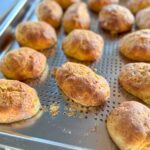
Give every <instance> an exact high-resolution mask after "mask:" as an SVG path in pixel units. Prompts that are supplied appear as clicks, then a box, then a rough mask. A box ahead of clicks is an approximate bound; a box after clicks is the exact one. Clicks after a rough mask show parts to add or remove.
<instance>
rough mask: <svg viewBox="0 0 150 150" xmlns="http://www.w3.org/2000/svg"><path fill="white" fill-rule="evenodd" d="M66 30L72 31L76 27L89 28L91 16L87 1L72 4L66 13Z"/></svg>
mask: <svg viewBox="0 0 150 150" xmlns="http://www.w3.org/2000/svg"><path fill="white" fill-rule="evenodd" d="M63 26H64V31H65V32H66V33H69V32H71V31H72V30H74V29H89V28H90V16H89V13H88V9H87V6H86V4H85V3H83V2H81V3H76V4H73V5H72V6H70V7H69V8H68V9H67V11H66V12H65V14H64V19H63Z"/></svg>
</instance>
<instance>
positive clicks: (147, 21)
mask: <svg viewBox="0 0 150 150" xmlns="http://www.w3.org/2000/svg"><path fill="white" fill-rule="evenodd" d="M136 24H137V26H138V27H139V28H140V29H150V7H148V8H145V9H142V10H141V11H139V12H138V13H137V15H136Z"/></svg>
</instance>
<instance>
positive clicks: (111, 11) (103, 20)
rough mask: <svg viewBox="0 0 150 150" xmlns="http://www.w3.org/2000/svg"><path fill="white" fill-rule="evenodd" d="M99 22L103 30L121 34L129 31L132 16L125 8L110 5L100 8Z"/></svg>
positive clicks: (132, 19)
mask: <svg viewBox="0 0 150 150" xmlns="http://www.w3.org/2000/svg"><path fill="white" fill-rule="evenodd" d="M99 22H100V26H101V27H102V28H103V29H105V30H108V31H110V32H112V33H121V32H126V31H129V30H131V28H132V25H133V23H134V16H133V15H132V13H131V12H130V10H128V9H127V8H125V7H123V6H120V5H116V4H111V5H107V6H105V7H103V8H102V10H101V11H100V14H99Z"/></svg>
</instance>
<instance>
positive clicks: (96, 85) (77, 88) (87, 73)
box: [55, 62, 110, 106]
mask: <svg viewBox="0 0 150 150" xmlns="http://www.w3.org/2000/svg"><path fill="white" fill-rule="evenodd" d="M55 78H56V81H57V84H58V86H59V87H60V89H61V90H62V91H63V92H64V93H65V94H66V96H68V97H69V98H70V99H72V100H74V101H75V102H76V103H79V104H81V105H84V106H100V105H103V104H104V103H105V102H106V100H107V99H108V98H109V96H110V88H109V85H108V82H107V81H106V80H105V79H104V78H103V77H102V76H100V75H97V74H95V73H94V72H93V71H92V70H91V69H90V68H88V67H86V66H84V65H82V64H77V63H71V62H67V63H65V64H64V65H62V66H61V67H60V68H58V69H57V70H56V74H55Z"/></svg>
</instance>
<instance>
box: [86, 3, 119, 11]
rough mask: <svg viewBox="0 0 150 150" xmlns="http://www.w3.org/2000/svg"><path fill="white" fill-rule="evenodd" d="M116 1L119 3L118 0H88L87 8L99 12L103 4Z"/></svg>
mask: <svg viewBox="0 0 150 150" xmlns="http://www.w3.org/2000/svg"><path fill="white" fill-rule="evenodd" d="M117 3H119V0H88V6H89V8H90V9H91V10H92V11H94V12H97V13H99V11H100V10H101V9H102V8H103V7H104V6H106V5H110V4H117Z"/></svg>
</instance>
